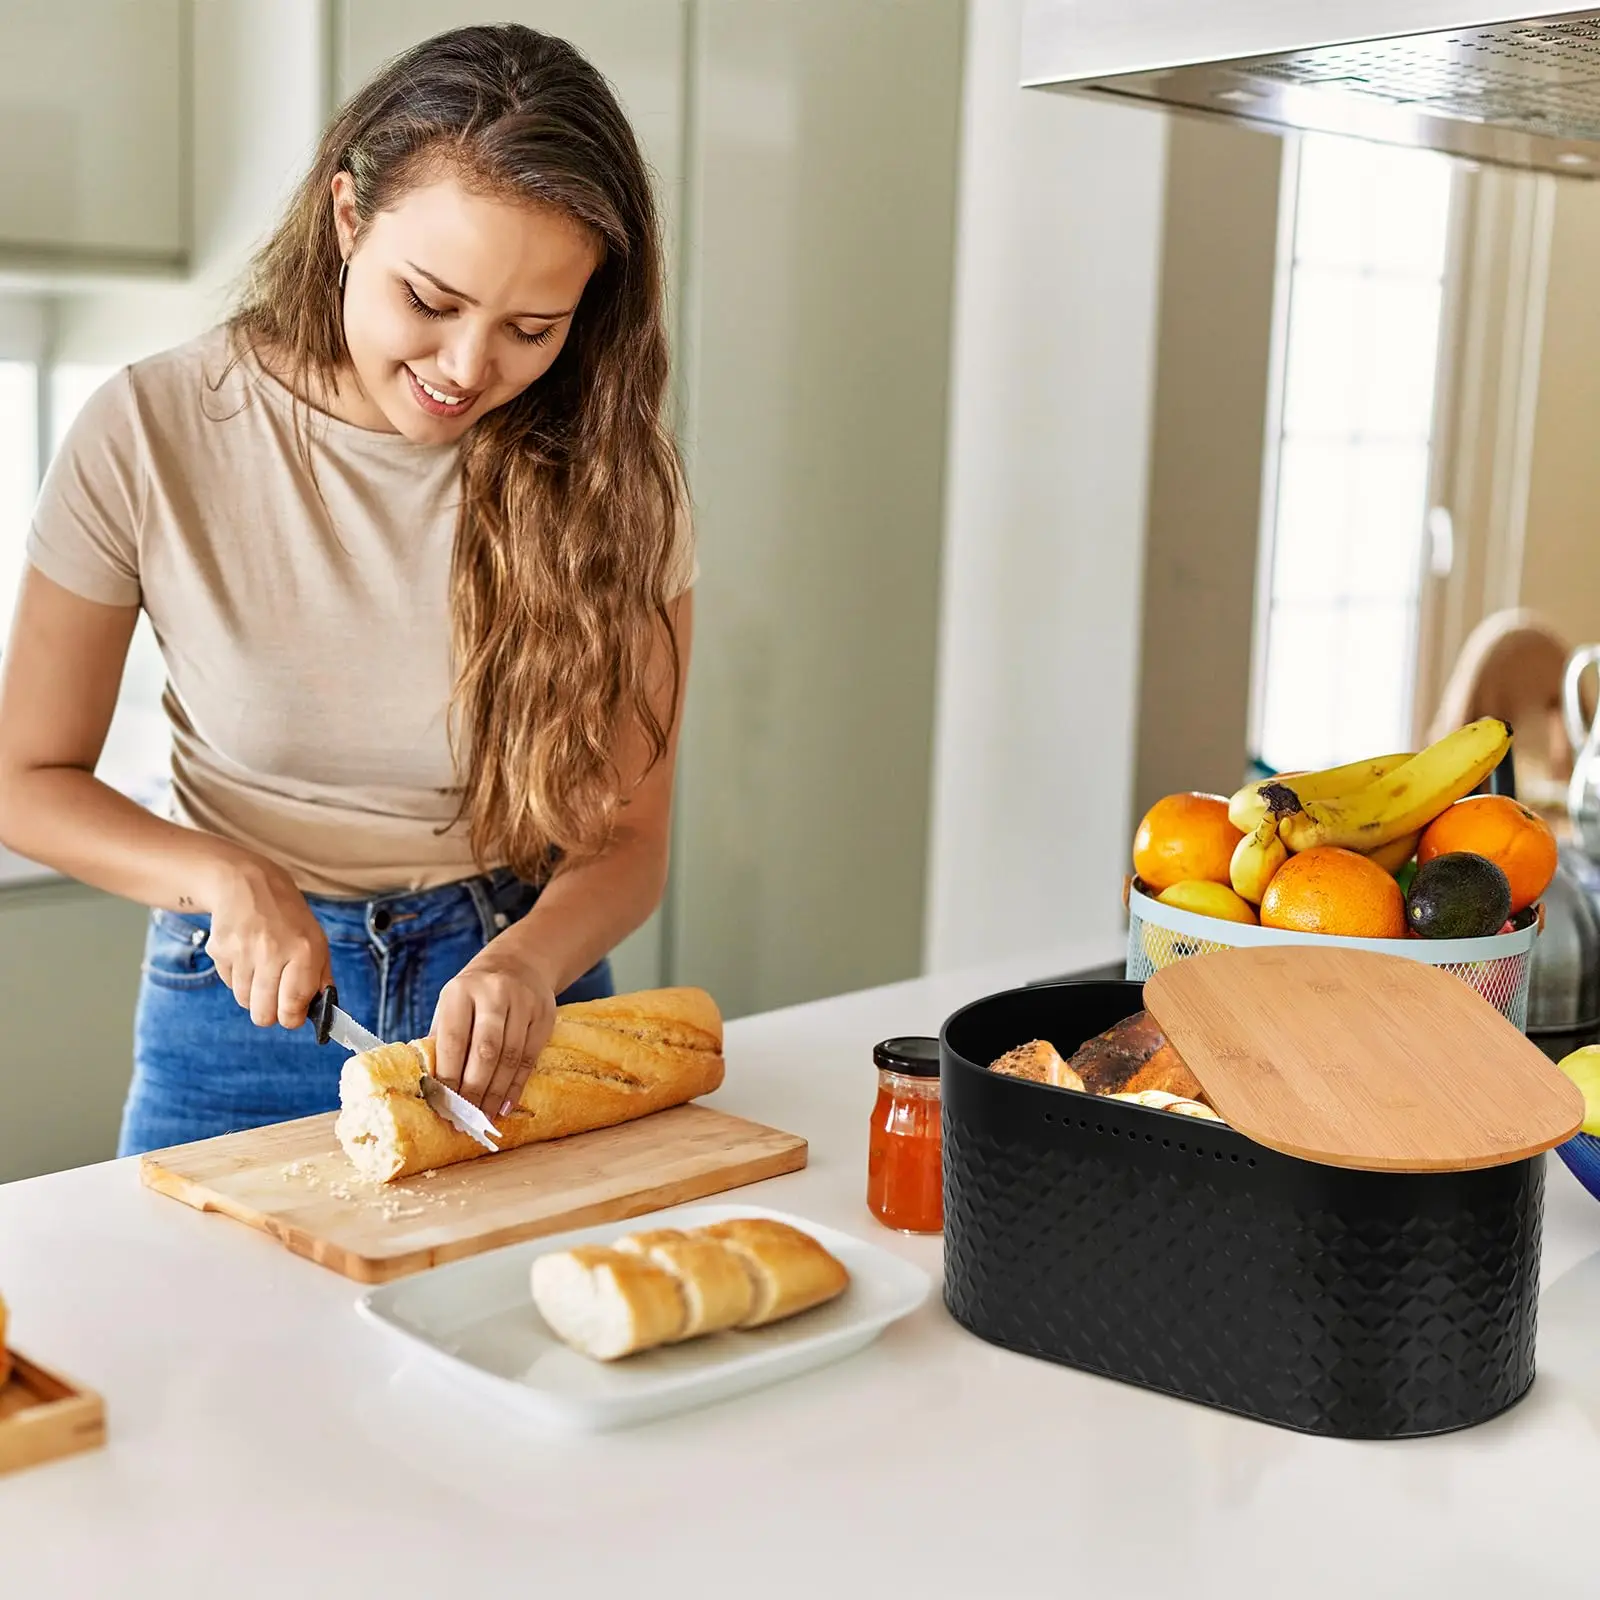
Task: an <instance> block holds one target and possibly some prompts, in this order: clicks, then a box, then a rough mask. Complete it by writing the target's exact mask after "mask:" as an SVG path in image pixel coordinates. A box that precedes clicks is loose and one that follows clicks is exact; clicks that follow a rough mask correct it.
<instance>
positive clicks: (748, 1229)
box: [700, 1217, 850, 1328]
mask: <svg viewBox="0 0 1600 1600" xmlns="http://www.w3.org/2000/svg"><path fill="white" fill-rule="evenodd" d="M700 1231H701V1232H703V1233H705V1234H707V1235H709V1236H710V1237H711V1238H713V1239H716V1240H718V1241H719V1242H720V1243H722V1244H725V1245H726V1246H727V1247H728V1248H729V1249H730V1250H731V1251H733V1252H734V1254H735V1255H737V1256H738V1257H739V1259H740V1261H741V1262H742V1263H743V1265H744V1269H745V1271H746V1272H748V1273H749V1275H750V1282H751V1285H752V1287H753V1288H754V1290H755V1304H754V1305H753V1306H752V1307H751V1308H750V1313H749V1315H748V1316H747V1317H745V1319H744V1320H743V1321H742V1322H741V1323H740V1324H739V1326H740V1327H741V1328H760V1327H764V1326H765V1325H766V1324H767V1323H769V1322H777V1321H779V1320H780V1319H782V1318H784V1317H792V1316H795V1315H796V1314H798V1313H799V1312H801V1311H809V1310H810V1309H811V1308H812V1307H813V1306H820V1305H821V1304H822V1303H823V1302H824V1301H825V1300H832V1299H833V1298H834V1296H835V1295H839V1294H843V1293H844V1290H845V1286H846V1285H847V1284H848V1283H849V1282H850V1274H849V1273H848V1272H846V1271H845V1269H844V1264H843V1263H842V1262H840V1261H838V1260H836V1259H835V1258H834V1257H833V1256H831V1255H830V1254H829V1253H828V1252H827V1251H826V1250H824V1249H823V1248H822V1246H821V1245H820V1244H818V1243H817V1241H816V1240H815V1239H813V1238H812V1237H811V1235H810V1234H809V1233H802V1232H801V1231H800V1230H799V1229H798V1228H791V1227H790V1226H789V1225H788V1224H787V1223H785V1222H773V1221H771V1220H770V1219H768V1218H766V1217H740V1218H737V1219H735V1220H734V1221H732V1222H715V1223H713V1224H712V1225H711V1226H710V1227H709V1228H704V1229H701V1230H700Z"/></svg>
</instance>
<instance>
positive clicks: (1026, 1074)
mask: <svg viewBox="0 0 1600 1600" xmlns="http://www.w3.org/2000/svg"><path fill="white" fill-rule="evenodd" d="M989 1070H990V1071H991V1072H998V1073H999V1074H1000V1075H1001V1076H1002V1077H1004V1078H1026V1079H1027V1081H1028V1082H1029V1083H1050V1084H1054V1085H1055V1087H1056V1088H1058V1089H1077V1090H1079V1091H1080V1092H1081V1091H1082V1089H1083V1079H1082V1078H1080V1077H1079V1076H1078V1074H1077V1073H1076V1072H1074V1071H1073V1070H1072V1068H1071V1067H1070V1066H1068V1065H1067V1063H1066V1062H1065V1061H1063V1060H1062V1059H1061V1052H1060V1051H1059V1050H1057V1049H1056V1047H1055V1046H1054V1045H1053V1044H1051V1043H1050V1042H1049V1041H1048V1040H1046V1039H1032V1040H1030V1041H1029V1042H1028V1043H1027V1044H1019V1045H1018V1046H1017V1048H1016V1049H1015V1050H1008V1051H1006V1053H1005V1054H1004V1055H1003V1056H1001V1057H1000V1059H999V1060H998V1061H992V1062H990V1064H989Z"/></svg>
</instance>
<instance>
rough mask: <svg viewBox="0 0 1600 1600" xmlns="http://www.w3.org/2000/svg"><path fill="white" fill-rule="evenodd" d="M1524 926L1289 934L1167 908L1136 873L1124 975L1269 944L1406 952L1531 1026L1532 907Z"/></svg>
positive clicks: (1137, 976)
mask: <svg viewBox="0 0 1600 1600" xmlns="http://www.w3.org/2000/svg"><path fill="white" fill-rule="evenodd" d="M1518 920H1519V922H1522V923H1523V924H1524V925H1523V926H1519V927H1517V928H1515V929H1513V930H1512V931H1511V932H1510V933H1496V934H1491V935H1490V936H1489V937H1488V938H1486V939H1347V938H1335V937H1333V936H1332V935H1329V934H1322V933H1289V932H1284V931H1282V930H1280V929H1277V928H1258V927H1252V926H1250V925H1249V924H1247V923H1234V922H1223V921H1221V920H1220V919H1218V918H1216V917H1202V916H1197V915H1196V914H1195V913H1194V912H1192V911H1180V910H1179V909H1178V908H1177V907H1176V906H1168V905H1163V904H1162V903H1161V902H1160V901H1159V900H1157V899H1155V898H1154V897H1153V896H1151V895H1149V894H1146V893H1145V892H1144V890H1143V886H1142V885H1141V884H1140V883H1139V880H1138V879H1137V878H1136V879H1134V880H1133V883H1132V885H1131V887H1130V888H1129V890H1128V963H1127V975H1128V977H1129V979H1130V980H1131V981H1133V982H1135V983H1143V982H1144V981H1145V979H1146V978H1148V977H1149V976H1150V974H1151V973H1152V972H1159V971H1160V970H1161V969H1162V968H1163V967H1170V966H1172V965H1173V964H1174V963H1175V962H1178V961H1186V960H1188V959H1189V957H1191V956H1198V955H1204V954H1206V953H1207V952H1208V951H1212V950H1227V949H1236V948H1239V947H1240V946H1246V947H1253V946H1257V945H1268V944H1309V945H1334V946H1337V947H1338V948H1340V949H1344V950H1371V951H1374V952H1375V953H1377V954H1378V955H1387V956H1404V957H1405V958H1406V959H1407V960H1409V961H1421V962H1425V963H1426V964H1427V965H1428V966H1430V967H1443V968H1444V969H1445V971H1446V972H1450V973H1453V974H1454V975H1455V976H1456V977H1458V978H1460V979H1461V981H1462V982H1463V983H1465V984H1466V985H1467V986H1468V987H1469V988H1471V989H1473V990H1475V991H1476V992H1477V993H1478V994H1480V995H1482V996H1483V998H1484V999H1485V1000H1487V1001H1488V1002H1489V1004H1490V1005H1492V1006H1493V1007H1494V1008H1495V1010H1496V1011H1498V1012H1499V1013H1500V1014H1501V1015H1502V1016H1503V1017H1505V1018H1507V1020H1509V1021H1510V1022H1511V1023H1512V1024H1513V1025H1514V1026H1516V1027H1517V1028H1519V1029H1521V1030H1522V1031H1523V1032H1526V1031H1527V1027H1528V980H1529V976H1530V974H1531V972H1532V969H1533V945H1534V940H1536V939H1537V938H1538V937H1539V919H1538V917H1537V915H1536V914H1535V913H1534V912H1532V911H1526V912H1523V913H1522V914H1521V916H1520V917H1519V919H1518Z"/></svg>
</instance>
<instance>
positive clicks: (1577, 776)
mask: <svg viewBox="0 0 1600 1600" xmlns="http://www.w3.org/2000/svg"><path fill="white" fill-rule="evenodd" d="M1592 666H1600V644H1586V645H1584V646H1583V647H1582V648H1581V649H1579V650H1575V651H1574V652H1573V654H1572V659H1571V660H1569V661H1568V662H1567V672H1566V680H1565V682H1564V683H1563V684H1562V692H1561V709H1562V712H1563V714H1564V716H1565V718H1566V724H1567V738H1568V739H1570V740H1571V741H1572V782H1571V784H1570V785H1569V787H1568V789H1567V814H1568V815H1569V816H1570V817H1571V819H1572V829H1573V832H1574V833H1575V834H1576V835H1577V837H1578V842H1579V843H1580V844H1581V845H1582V846H1583V851H1584V854H1585V855H1587V856H1590V857H1591V858H1593V859H1594V860H1597V861H1600V716H1597V717H1596V718H1595V720H1594V723H1593V725H1592V726H1591V725H1590V724H1589V723H1588V722H1586V721H1585V720H1584V715H1583V695H1582V694H1581V692H1580V690H1581V688H1582V684H1583V675H1584V673H1585V672H1587V671H1588V669H1589V668H1590V667H1592Z"/></svg>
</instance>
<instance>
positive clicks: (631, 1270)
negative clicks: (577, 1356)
mask: <svg viewBox="0 0 1600 1600" xmlns="http://www.w3.org/2000/svg"><path fill="white" fill-rule="evenodd" d="M532 1281H533V1300H534V1304H535V1305H536V1306H538V1308H539V1315H540V1316H541V1317H543V1318H544V1320H545V1321H546V1322H547V1323H549V1324H550V1328H551V1331H552V1332H553V1333H554V1334H555V1335H556V1337H557V1338H559V1339H560V1340H561V1341H562V1342H563V1343H564V1344H569V1345H571V1346H572V1347H573V1349H575V1350H580V1351H582V1352H583V1354H584V1355H587V1356H592V1357H593V1358H594V1359H595V1360H596V1361H618V1360H620V1359H621V1358H622V1357H623V1356H629V1355H632V1354H633V1353H634V1352H635V1351H636V1350H648V1349H650V1348H651V1347H652V1346H653V1345H658V1344H667V1343H670V1342H671V1341H672V1340H674V1339H677V1338H679V1337H681V1335H682V1333H683V1327H684V1320H685V1312H684V1302H683V1295H682V1292H681V1291H680V1290H679V1288H678V1283H677V1280H676V1279H675V1278H674V1277H673V1276H672V1274H671V1273H670V1272H667V1271H665V1270H663V1269H662V1268H661V1267H658V1266H656V1265H655V1264H654V1263H653V1262H650V1261H647V1260H646V1259H645V1258H644V1257H643V1256H641V1255H630V1254H628V1253H626V1252H624V1251H621V1250H608V1249H605V1248H603V1247H602V1246H599V1245H579V1246H578V1247H577V1248H576V1249H573V1250H556V1251H552V1252H551V1253H550V1254H549V1255H543V1256H539V1257H537V1258H536V1259H535V1261H534V1263H533V1269H532Z"/></svg>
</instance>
